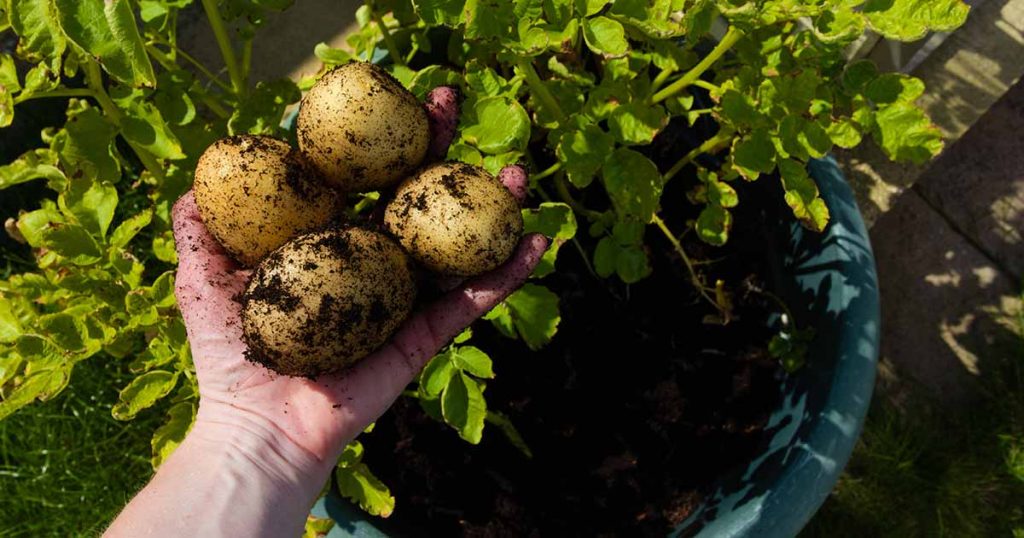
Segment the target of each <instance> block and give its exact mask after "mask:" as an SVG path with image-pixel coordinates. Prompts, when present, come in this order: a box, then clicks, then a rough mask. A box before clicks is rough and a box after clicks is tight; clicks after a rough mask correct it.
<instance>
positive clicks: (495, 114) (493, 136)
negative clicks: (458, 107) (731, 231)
mask: <svg viewBox="0 0 1024 538" xmlns="http://www.w3.org/2000/svg"><path fill="white" fill-rule="evenodd" d="M474 112H475V120H474V123H471V124H469V125H468V126H465V128H464V130H463V132H462V136H463V138H464V139H465V140H466V141H467V142H469V143H470V144H472V145H474V146H476V147H477V149H479V150H480V151H482V152H484V153H490V154H492V155H494V154H498V153H505V152H508V151H524V150H525V149H526V143H527V142H529V140H530V117H529V116H528V115H527V114H526V110H525V109H523V106H522V105H520V104H519V102H518V101H513V100H511V99H509V98H507V97H485V98H483V99H480V100H479V101H477V102H476V105H475V106H474Z"/></svg>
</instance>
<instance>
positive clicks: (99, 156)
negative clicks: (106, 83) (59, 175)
mask: <svg viewBox="0 0 1024 538" xmlns="http://www.w3.org/2000/svg"><path fill="white" fill-rule="evenodd" d="M116 136H117V127H115V126H114V125H112V124H110V123H109V122H107V120H106V119H104V118H103V116H102V115H101V114H100V113H99V111H98V110H96V109H95V108H93V107H90V106H85V107H83V108H81V109H80V110H77V111H74V112H71V111H69V118H68V122H67V124H65V126H64V129H63V130H61V131H59V132H58V133H57V134H56V135H55V136H54V138H53V142H52V143H51V144H50V149H52V150H53V151H54V152H55V153H56V154H57V155H58V156H59V157H60V163H61V166H62V167H63V170H64V173H65V174H66V175H67V176H68V177H76V176H82V177H84V178H86V179H99V180H100V181H109V182H111V183H116V182H117V181H118V180H119V179H120V178H121V163H120V162H119V160H118V158H117V150H116V149H115V147H114V138H115V137H116Z"/></svg>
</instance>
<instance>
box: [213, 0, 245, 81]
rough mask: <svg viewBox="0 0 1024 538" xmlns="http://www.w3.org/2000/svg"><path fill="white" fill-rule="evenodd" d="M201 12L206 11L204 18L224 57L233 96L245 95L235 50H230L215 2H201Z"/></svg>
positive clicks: (228, 39) (215, 0) (214, 0)
mask: <svg viewBox="0 0 1024 538" xmlns="http://www.w3.org/2000/svg"><path fill="white" fill-rule="evenodd" d="M202 2H203V10H204V11H206V18H207V19H208V20H209V21H210V28H211V29H213V36H214V37H215V38H216V39H217V46H218V47H219V48H220V53H221V55H222V56H224V65H225V66H226V67H227V69H228V76H230V77H231V87H232V88H233V91H234V93H235V95H237V96H242V95H245V90H246V88H245V78H244V77H243V76H242V71H241V69H239V67H238V60H237V59H236V58H235V49H233V48H231V38H230V37H229V36H228V30H227V28H226V27H225V26H224V19H222V18H221V16H220V11H219V10H218V9H217V0H202Z"/></svg>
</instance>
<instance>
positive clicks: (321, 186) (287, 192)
mask: <svg viewBox="0 0 1024 538" xmlns="http://www.w3.org/2000/svg"><path fill="white" fill-rule="evenodd" d="M193 189H194V191H195V197H196V204H197V205H198V206H199V212H200V214H201V215H202V217H203V223H204V224H205V225H206V227H207V229H209V230H210V233H212V234H213V236H214V237H215V238H217V240H218V241H219V242H220V244H221V245H222V246H223V247H224V249H225V250H227V251H228V253H230V254H231V255H232V256H234V257H235V259H237V260H238V261H239V262H241V263H242V264H244V265H247V266H252V265H255V264H257V263H259V261H260V260H262V259H263V258H265V257H266V256H267V255H268V254H270V252H272V251H273V250H274V249H276V248H277V247H279V246H281V245H283V244H284V243H286V242H288V240H290V239H292V238H293V237H295V236H297V235H300V234H302V233H305V232H308V231H312V230H314V229H317V228H321V227H323V226H325V225H326V224H327V223H328V222H330V221H331V219H333V218H334V217H335V216H337V215H338V214H339V213H340V211H341V205H340V199H341V196H340V194H339V193H337V192H336V191H334V190H333V189H331V188H330V187H328V186H327V184H326V183H324V182H323V180H321V179H320V178H319V177H318V176H317V174H316V172H315V170H313V169H312V168H311V167H310V166H309V165H308V164H306V162H305V161H304V160H303V159H302V157H301V155H300V154H299V153H298V152H297V151H295V150H293V149H292V148H291V146H289V145H288V144H287V143H286V142H284V141H281V140H277V139H276V138H271V137H268V136H252V135H241V136H233V137H230V138H224V139H221V140H218V141H217V142H214V143H213V144H212V145H210V147H208V148H207V149H206V151H205V152H204V153H203V155H202V156H201V157H200V158H199V163H198V164H197V165H196V173H195V185H194V187H193Z"/></svg>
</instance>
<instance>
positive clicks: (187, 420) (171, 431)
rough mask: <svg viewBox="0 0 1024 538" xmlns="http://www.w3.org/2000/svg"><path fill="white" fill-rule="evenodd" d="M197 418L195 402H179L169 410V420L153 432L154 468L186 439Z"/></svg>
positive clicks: (151, 443) (152, 459)
mask: <svg viewBox="0 0 1024 538" xmlns="http://www.w3.org/2000/svg"><path fill="white" fill-rule="evenodd" d="M195 418H196V406H195V403H193V402H178V403H176V404H174V405H172V406H171V408H170V409H168V410H167V421H166V422H164V423H163V425H161V426H160V427H159V428H157V429H156V431H155V432H153V439H152V441H150V445H151V446H152V449H153V456H152V458H151V459H150V462H151V463H152V465H153V468H154V469H156V468H158V467H160V465H161V464H162V463H163V462H165V461H167V458H168V456H170V455H171V454H172V453H173V452H174V450H175V449H177V448H178V445H180V444H181V442H182V441H184V440H185V435H186V434H187V433H188V431H189V430H190V429H192V423H193V422H194V421H195Z"/></svg>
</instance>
